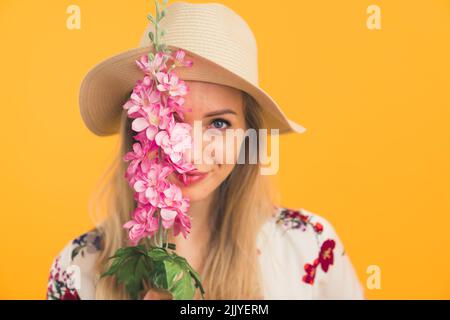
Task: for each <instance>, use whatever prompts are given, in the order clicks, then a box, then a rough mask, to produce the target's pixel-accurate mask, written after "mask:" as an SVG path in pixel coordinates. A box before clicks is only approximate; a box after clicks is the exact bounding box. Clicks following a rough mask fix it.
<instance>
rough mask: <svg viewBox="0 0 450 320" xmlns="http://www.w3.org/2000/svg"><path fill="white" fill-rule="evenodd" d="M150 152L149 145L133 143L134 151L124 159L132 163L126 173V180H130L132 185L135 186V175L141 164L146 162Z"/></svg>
mask: <svg viewBox="0 0 450 320" xmlns="http://www.w3.org/2000/svg"><path fill="white" fill-rule="evenodd" d="M149 151H150V144H149V143H139V142H136V143H133V151H130V152H128V153H127V154H125V156H124V157H123V159H124V160H125V161H130V164H129V165H128V168H127V171H126V173H125V178H127V179H128V181H129V182H130V184H134V181H133V178H134V174H135V173H136V170H137V168H138V166H139V164H140V163H141V162H142V161H143V160H144V158H145V157H146V156H147V153H148V152H149Z"/></svg>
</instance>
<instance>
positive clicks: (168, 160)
mask: <svg viewBox="0 0 450 320" xmlns="http://www.w3.org/2000/svg"><path fill="white" fill-rule="evenodd" d="M154 2H155V6H156V15H155V16H152V15H151V14H150V15H148V19H149V20H150V22H151V23H152V25H153V26H154V31H150V32H149V34H148V36H149V38H150V41H151V43H152V45H153V48H154V49H155V52H154V53H153V52H151V51H150V52H149V53H148V54H144V55H143V56H141V57H140V59H139V60H137V61H136V64H137V67H139V68H140V69H141V70H142V72H143V78H142V79H141V80H138V81H137V82H136V84H135V86H134V88H133V91H132V93H131V96H130V98H129V99H128V100H127V102H126V103H125V104H124V105H123V108H124V109H125V110H126V112H127V116H128V117H129V118H131V119H133V120H132V124H131V126H132V130H133V131H134V132H135V134H134V135H133V139H134V143H133V147H132V149H133V150H131V151H130V152H128V153H127V154H126V155H125V157H124V161H127V162H129V164H128V167H127V170H126V173H125V179H127V181H128V183H129V185H130V187H131V188H132V189H133V190H134V199H135V201H136V208H135V210H134V211H133V212H132V213H131V216H132V219H131V220H130V221H128V222H127V223H125V225H124V228H126V229H127V230H128V235H129V240H130V246H128V247H123V248H120V249H118V250H117V251H116V253H115V254H114V255H113V256H112V257H110V259H111V260H112V262H111V264H110V266H109V269H108V270H107V271H106V272H105V273H103V274H102V275H101V277H105V276H114V277H115V278H116V283H117V284H123V285H124V287H125V288H126V290H127V291H128V293H129V295H130V297H131V298H132V299H139V298H140V297H141V296H142V293H144V290H145V284H150V285H151V287H152V288H156V289H160V290H166V291H168V292H170V293H171V294H172V297H173V299H174V300H180V299H192V298H193V297H194V295H195V291H196V290H197V289H199V290H200V293H201V296H202V298H203V299H204V290H203V287H202V284H201V280H200V276H199V275H198V274H197V272H196V271H195V270H193V268H192V267H191V266H190V265H189V263H188V262H187V260H186V259H185V258H183V257H181V256H178V255H177V254H176V252H175V250H176V248H175V244H173V243H168V241H167V235H168V232H169V230H170V229H172V231H173V235H174V236H177V235H179V234H181V235H183V236H184V237H185V238H187V235H188V233H189V232H190V228H191V223H190V217H189V215H188V214H187V212H188V209H189V199H188V198H185V197H183V195H182V193H181V189H180V188H179V187H178V186H177V185H175V184H173V183H170V182H169V180H168V179H167V178H168V176H169V175H170V174H172V173H173V174H176V175H178V177H179V178H181V180H182V181H186V180H185V179H186V176H185V173H187V172H190V171H193V170H196V168H195V167H194V166H193V165H192V164H191V162H190V161H188V153H189V152H190V150H191V149H192V137H191V131H192V128H191V126H190V125H189V124H187V123H184V122H182V121H177V120H176V119H181V120H184V117H183V113H184V111H185V110H184V109H185V108H184V107H183V104H184V98H183V96H185V95H186V94H187V93H188V91H189V89H188V87H187V85H186V83H185V82H184V81H183V80H181V79H179V78H178V77H177V75H176V73H175V72H174V69H175V68H176V67H192V65H193V62H192V61H189V60H186V58H185V52H184V51H183V50H181V49H178V50H176V51H175V52H172V50H171V49H170V48H169V47H168V46H166V45H165V44H164V43H162V42H161V39H162V38H163V36H164V30H161V28H160V25H159V23H160V21H161V19H163V18H164V16H165V14H166V9H164V6H165V5H166V4H167V0H164V1H162V3H159V1H158V0H154ZM143 239H148V240H150V241H142V240H143Z"/></svg>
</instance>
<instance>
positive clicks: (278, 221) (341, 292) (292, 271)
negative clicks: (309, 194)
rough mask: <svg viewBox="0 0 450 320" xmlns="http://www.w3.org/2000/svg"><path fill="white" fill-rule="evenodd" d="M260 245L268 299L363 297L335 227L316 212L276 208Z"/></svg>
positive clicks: (264, 230)
mask: <svg viewBox="0 0 450 320" xmlns="http://www.w3.org/2000/svg"><path fill="white" fill-rule="evenodd" d="M258 249H259V250H260V256H261V264H262V269H263V274H267V275H268V276H267V277H264V280H265V283H266V284H265V286H266V291H267V296H268V298H269V299H270V298H272V299H363V298H364V294H363V289H362V286H361V284H360V282H359V279H358V277H357V275H356V272H355V270H354V267H353V265H352V263H351V261H350V258H349V257H348V255H347V253H346V251H345V248H344V245H343V243H342V241H341V239H340V238H339V236H338V234H337V233H336V230H335V229H334V227H333V225H332V224H331V223H330V222H329V221H328V220H327V219H325V218H324V217H322V216H320V215H318V214H316V213H313V212H311V211H308V210H306V209H303V208H300V209H291V208H286V207H276V210H275V214H274V215H273V217H272V218H271V219H270V220H269V221H268V222H267V223H266V224H265V225H264V226H263V229H262V232H261V236H260V237H259V239H258ZM269 274H271V275H270V276H269Z"/></svg>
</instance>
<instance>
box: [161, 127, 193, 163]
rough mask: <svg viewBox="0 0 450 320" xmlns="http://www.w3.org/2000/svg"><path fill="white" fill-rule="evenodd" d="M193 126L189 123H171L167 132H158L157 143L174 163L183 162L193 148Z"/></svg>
mask: <svg viewBox="0 0 450 320" xmlns="http://www.w3.org/2000/svg"><path fill="white" fill-rule="evenodd" d="M191 130H192V128H191V126H190V125H189V124H187V123H181V122H177V123H174V122H172V123H169V125H168V127H167V130H162V131H160V132H158V133H157V134H156V136H155V142H156V144H157V145H158V146H160V147H161V148H162V149H163V151H164V153H165V154H167V155H168V156H169V157H170V160H171V161H172V162H174V163H178V162H180V161H183V158H185V157H186V153H187V152H188V151H190V149H191V148H192V137H191Z"/></svg>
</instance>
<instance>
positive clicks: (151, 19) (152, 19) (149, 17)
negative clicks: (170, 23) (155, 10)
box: [147, 14, 155, 24]
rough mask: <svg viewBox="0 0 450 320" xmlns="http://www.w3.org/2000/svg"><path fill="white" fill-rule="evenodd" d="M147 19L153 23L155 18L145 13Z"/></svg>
mask: <svg viewBox="0 0 450 320" xmlns="http://www.w3.org/2000/svg"><path fill="white" fill-rule="evenodd" d="M147 19H148V20H150V22H151V23H153V24H155V18H154V17H153V16H152V15H151V14H149V15H147Z"/></svg>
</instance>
